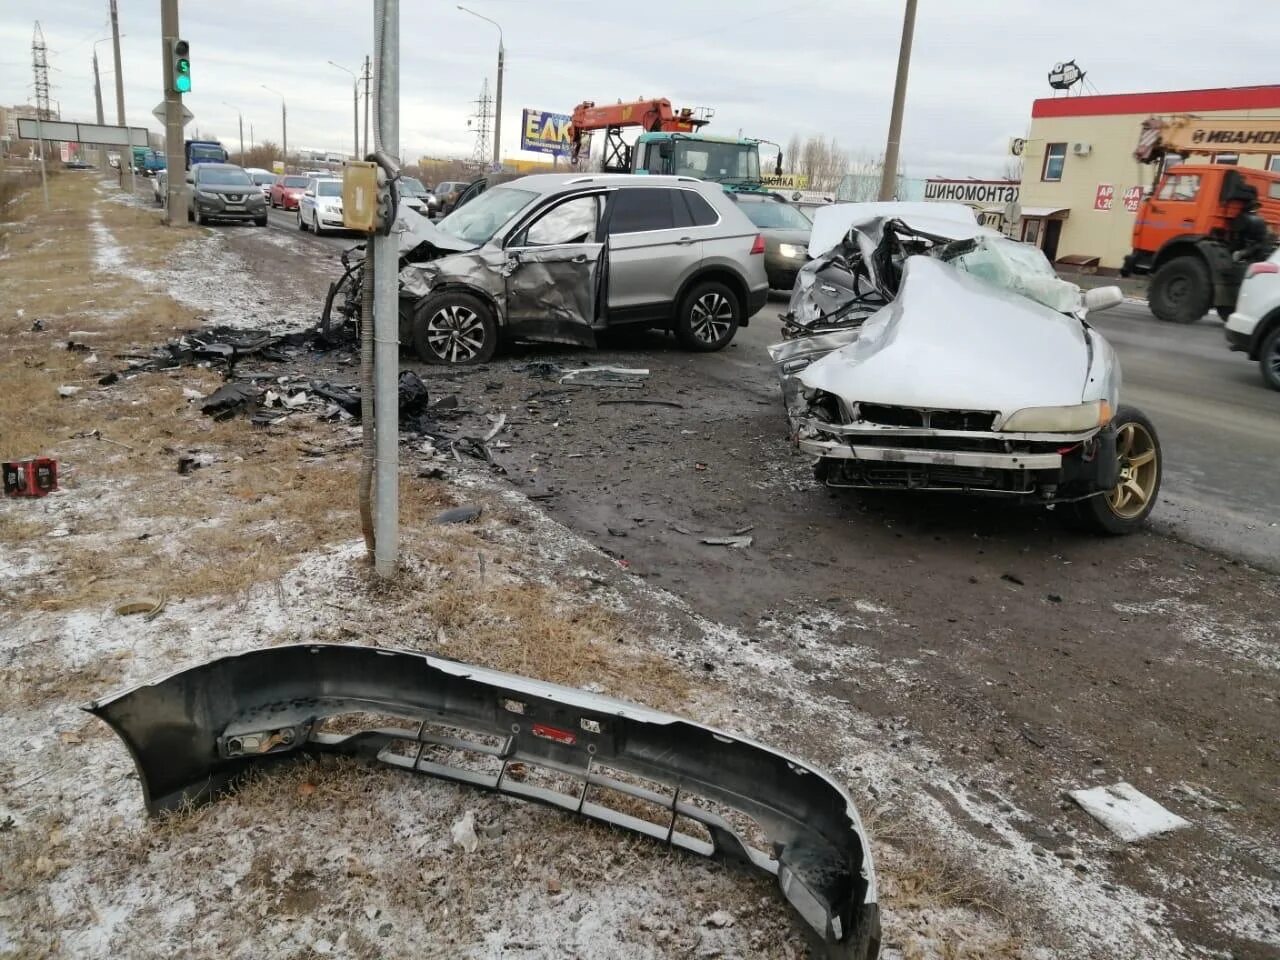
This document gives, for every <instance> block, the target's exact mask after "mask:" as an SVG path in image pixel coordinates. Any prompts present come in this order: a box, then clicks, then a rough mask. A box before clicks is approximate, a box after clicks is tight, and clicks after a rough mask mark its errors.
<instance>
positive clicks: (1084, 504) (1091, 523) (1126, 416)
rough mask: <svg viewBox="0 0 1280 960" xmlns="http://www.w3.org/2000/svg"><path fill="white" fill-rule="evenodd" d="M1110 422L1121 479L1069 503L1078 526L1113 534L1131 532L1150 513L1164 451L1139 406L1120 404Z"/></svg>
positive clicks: (1158, 493)
mask: <svg viewBox="0 0 1280 960" xmlns="http://www.w3.org/2000/svg"><path fill="white" fill-rule="evenodd" d="M1113 423H1114V424H1115V427H1116V452H1117V453H1118V454H1119V458H1120V480H1119V482H1118V483H1116V485H1115V487H1114V488H1113V489H1111V490H1109V491H1107V492H1105V493H1100V494H1098V495H1097V496H1096V497H1090V498H1089V499H1088V500H1080V501H1078V502H1077V503H1074V504H1071V507H1072V513H1073V515H1074V519H1075V520H1076V521H1077V524H1078V525H1079V526H1080V527H1082V528H1083V529H1085V530H1088V531H1089V532H1091V533H1097V534H1102V535H1104V536H1112V537H1116V536H1123V535H1124V534H1128V533H1133V532H1134V531H1135V530H1137V529H1138V528H1139V527H1141V526H1142V525H1143V524H1144V523H1145V522H1146V520H1147V517H1148V516H1149V515H1150V514H1151V510H1152V508H1153V507H1154V506H1155V505H1156V499H1157V498H1158V497H1159V495H1160V481H1161V480H1162V479H1163V476H1164V455H1163V454H1162V452H1161V450H1160V436H1159V434H1157V433H1156V428H1155V425H1154V424H1153V423H1152V422H1151V420H1150V419H1149V418H1148V417H1147V415H1146V414H1145V413H1143V412H1142V411H1141V410H1139V409H1137V408H1136V407H1128V406H1124V405H1123V404H1122V405H1121V406H1120V408H1119V409H1118V410H1117V411H1116V417H1115V420H1114V421H1113Z"/></svg>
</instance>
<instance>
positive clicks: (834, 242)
mask: <svg viewBox="0 0 1280 960" xmlns="http://www.w3.org/2000/svg"><path fill="white" fill-rule="evenodd" d="M890 220H901V221H903V222H904V223H906V224H908V225H909V226H910V227H911V228H912V229H914V230H918V231H920V232H921V233H926V234H930V235H933V236H938V237H946V238H947V239H949V240H967V239H969V238H970V237H983V236H996V237H998V236H1000V233H999V232H998V231H995V230H992V229H991V228H990V227H984V226H981V225H979V223H978V221H977V219H975V217H974V215H973V211H972V210H971V209H970V208H968V207H966V206H965V205H964V204H962V203H931V202H925V201H897V200H893V201H885V202H882V203H834V204H831V205H830V206H827V207H819V208H818V210H817V212H816V213H815V214H814V216H813V230H812V231H811V232H810V234H809V256H811V257H815V258H816V257H820V256H822V255H823V254H824V253H827V252H829V251H830V250H832V249H834V248H835V247H837V246H838V245H839V244H840V243H841V242H842V241H843V240H844V238H845V237H846V236H848V234H849V231H850V230H855V229H856V230H858V231H859V232H861V233H862V234H864V235H865V236H866V238H867V240H869V241H870V243H871V247H874V246H875V245H876V244H877V243H879V242H880V239H881V233H880V225H882V224H884V223H887V222H888V221H890Z"/></svg>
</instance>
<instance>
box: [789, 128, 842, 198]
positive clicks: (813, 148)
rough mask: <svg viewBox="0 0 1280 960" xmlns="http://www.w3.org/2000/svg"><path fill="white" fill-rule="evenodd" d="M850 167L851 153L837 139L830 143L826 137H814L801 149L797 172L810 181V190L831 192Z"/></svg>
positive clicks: (833, 138) (831, 140) (832, 139)
mask: <svg viewBox="0 0 1280 960" xmlns="http://www.w3.org/2000/svg"><path fill="white" fill-rule="evenodd" d="M848 166H849V153H848V151H847V150H844V149H842V148H841V146H840V143H839V141H838V140H836V138H835V137H832V138H831V139H830V140H829V141H828V140H827V139H826V138H825V137H822V136H813V137H810V138H809V139H808V140H806V141H805V142H804V145H803V146H802V147H800V149H799V164H798V165H797V170H796V172H798V173H800V174H802V175H803V176H804V177H806V178H807V179H808V181H809V189H810V190H822V191H827V192H829V191H832V190H835V188H836V187H837V186H839V184H840V181H841V180H843V179H844V175H845V173H846V171H847V169H848Z"/></svg>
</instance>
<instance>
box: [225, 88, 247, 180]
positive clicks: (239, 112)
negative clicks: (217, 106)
mask: <svg viewBox="0 0 1280 960" xmlns="http://www.w3.org/2000/svg"><path fill="white" fill-rule="evenodd" d="M222 105H223V106H224V107H230V108H231V109H232V110H234V111H235V112H236V117H237V118H238V119H239V120H240V166H242V167H243V166H244V113H243V112H242V111H241V110H240V108H239V107H237V106H236V105H235V104H234V103H227V101H225V100H223V101H222Z"/></svg>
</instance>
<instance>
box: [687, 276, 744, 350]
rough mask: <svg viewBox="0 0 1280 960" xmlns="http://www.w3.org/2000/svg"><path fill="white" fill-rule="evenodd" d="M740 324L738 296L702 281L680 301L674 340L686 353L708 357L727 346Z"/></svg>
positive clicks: (716, 283)
mask: <svg viewBox="0 0 1280 960" xmlns="http://www.w3.org/2000/svg"><path fill="white" fill-rule="evenodd" d="M741 320H742V304H741V303H740V302H739V301H738V297H737V294H735V293H734V292H733V291H732V290H731V289H729V287H728V286H727V285H726V284H723V283H721V282H720V281H719V280H701V281H699V282H697V283H695V284H694V285H693V286H692V287H690V288H689V292H688V293H686V294H685V295H684V299H683V300H681V301H680V306H679V308H678V310H677V312H676V322H675V331H676V337H677V338H678V339H679V340H680V343H681V345H682V346H683V347H684V348H685V349H686V350H696V351H698V352H699V353H711V352H712V351H715V350H722V349H724V348H725V347H726V346H728V344H729V341H731V340H732V339H733V335H734V334H735V333H737V332H738V324H739V323H740V322H741Z"/></svg>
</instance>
